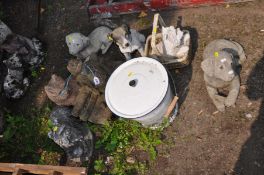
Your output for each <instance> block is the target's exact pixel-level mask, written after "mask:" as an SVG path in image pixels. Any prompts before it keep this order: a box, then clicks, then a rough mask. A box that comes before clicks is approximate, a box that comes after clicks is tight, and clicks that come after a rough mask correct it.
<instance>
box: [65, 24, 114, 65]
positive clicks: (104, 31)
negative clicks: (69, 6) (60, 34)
mask: <svg viewBox="0 0 264 175" xmlns="http://www.w3.org/2000/svg"><path fill="white" fill-rule="evenodd" d="M111 32H112V30H111V29H109V28H108V27H105V26H101V27H98V28H96V29H94V30H93V31H92V33H90V34H89V35H88V37H86V36H84V35H83V34H81V33H71V34H69V35H67V36H66V44H67V46H68V48H69V53H70V54H71V55H74V56H76V57H77V58H79V59H82V60H84V59H86V58H87V57H88V56H90V55H91V54H93V53H97V52H98V51H99V50H101V51H102V54H105V53H106V52H107V50H108V49H109V47H110V46H111V44H112V41H111V40H109V39H108V37H107V36H108V34H109V33H111Z"/></svg>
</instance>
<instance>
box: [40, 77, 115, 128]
mask: <svg viewBox="0 0 264 175" xmlns="http://www.w3.org/2000/svg"><path fill="white" fill-rule="evenodd" d="M75 80H76V77H74V76H73V77H72V78H71V79H70V80H69V83H68V85H67V81H66V82H65V81H64V80H63V79H62V78H61V77H58V76H55V75H53V76H52V78H51V80H50V82H49V83H48V85H46V86H45V92H46V94H47V96H48V97H49V99H50V100H51V101H53V102H54V103H56V104H57V105H61V106H73V110H72V115H73V116H75V117H79V118H80V119H81V120H82V121H90V122H92V123H97V124H105V122H106V121H107V120H108V119H109V118H110V117H111V115H112V113H111V111H110V110H109V109H108V107H107V106H106V104H105V101H104V97H103V96H102V95H100V93H99V91H98V90H97V89H95V88H91V87H89V86H87V85H84V84H85V83H84V82H79V81H75ZM76 83H78V85H77V84H76Z"/></svg>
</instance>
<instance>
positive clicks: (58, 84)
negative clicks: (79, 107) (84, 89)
mask: <svg viewBox="0 0 264 175" xmlns="http://www.w3.org/2000/svg"><path fill="white" fill-rule="evenodd" d="M66 86H67V87H66ZM79 88H80V86H79V85H78V84H77V81H76V80H75V79H71V78H68V79H67V80H66V81H65V80H64V79H63V78H61V77H60V76H58V75H55V74H53V75H52V76H51V79H50V81H49V83H48V85H46V86H45V87H44V90H45V92H46V94H47V96H48V98H49V99H50V100H51V101H53V102H55V103H56V104H57V105H59V106H71V105H74V104H75V101H76V97H77V95H78V93H79Z"/></svg>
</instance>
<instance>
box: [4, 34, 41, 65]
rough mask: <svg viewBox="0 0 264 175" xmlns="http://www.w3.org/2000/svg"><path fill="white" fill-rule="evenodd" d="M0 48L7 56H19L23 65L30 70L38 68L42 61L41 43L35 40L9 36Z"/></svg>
mask: <svg viewBox="0 0 264 175" xmlns="http://www.w3.org/2000/svg"><path fill="white" fill-rule="evenodd" d="M0 48H1V49H2V50H4V51H6V52H7V53H8V54H17V55H19V57H20V58H21V61H22V62H23V65H24V66H28V67H30V68H36V67H38V66H39V65H40V64H41V63H42V62H43V60H44V53H43V52H42V43H41V42H40V41H39V40H38V39H36V38H32V39H31V40H30V39H28V38H26V37H23V36H20V35H16V34H11V35H8V36H7V37H6V40H5V42H4V43H3V44H2V45H1V46H0Z"/></svg>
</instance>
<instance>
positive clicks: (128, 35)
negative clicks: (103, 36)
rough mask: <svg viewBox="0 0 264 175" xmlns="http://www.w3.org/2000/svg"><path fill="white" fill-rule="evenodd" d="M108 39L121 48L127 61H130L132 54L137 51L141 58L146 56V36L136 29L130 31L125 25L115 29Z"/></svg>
mask: <svg viewBox="0 0 264 175" xmlns="http://www.w3.org/2000/svg"><path fill="white" fill-rule="evenodd" d="M108 37H109V39H110V40H113V41H114V42H115V43H116V44H117V45H118V46H119V49H120V51H121V52H122V53H123V54H124V55H125V57H126V60H130V59H131V58H132V57H131V53H132V52H134V51H136V50H137V51H139V53H140V54H141V56H143V55H144V45H145V40H146V39H145V36H144V35H142V34H141V33H139V32H138V31H136V30H134V29H130V28H129V26H128V25H125V24H123V25H122V26H120V27H118V28H116V29H114V30H113V32H112V33H110V34H109V36H108Z"/></svg>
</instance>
